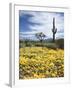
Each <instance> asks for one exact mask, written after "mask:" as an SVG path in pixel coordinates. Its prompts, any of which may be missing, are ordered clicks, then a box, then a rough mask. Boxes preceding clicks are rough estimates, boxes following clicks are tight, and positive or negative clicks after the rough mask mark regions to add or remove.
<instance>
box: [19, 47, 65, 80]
mask: <svg viewBox="0 0 72 90" xmlns="http://www.w3.org/2000/svg"><path fill="white" fill-rule="evenodd" d="M19 53H20V55H19V79H34V78H53V77H63V76H64V50H62V49H56V50H54V49H48V48H46V47H25V48H20V51H19Z"/></svg>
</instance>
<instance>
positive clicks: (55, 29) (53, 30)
mask: <svg viewBox="0 0 72 90" xmlns="http://www.w3.org/2000/svg"><path fill="white" fill-rule="evenodd" d="M52 32H53V42H55V34H56V32H57V28H55V18H53V29H52Z"/></svg>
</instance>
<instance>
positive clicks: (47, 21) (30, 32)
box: [19, 10, 64, 40]
mask: <svg viewBox="0 0 72 90" xmlns="http://www.w3.org/2000/svg"><path fill="white" fill-rule="evenodd" d="M53 17H54V18H55V26H56V28H57V33H56V38H63V37H64V13H61V12H43V11H24V10H20V11H19V34H20V39H32V40H36V37H35V34H36V33H38V32H43V33H44V34H45V35H46V39H48V38H52V28H53Z"/></svg>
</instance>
